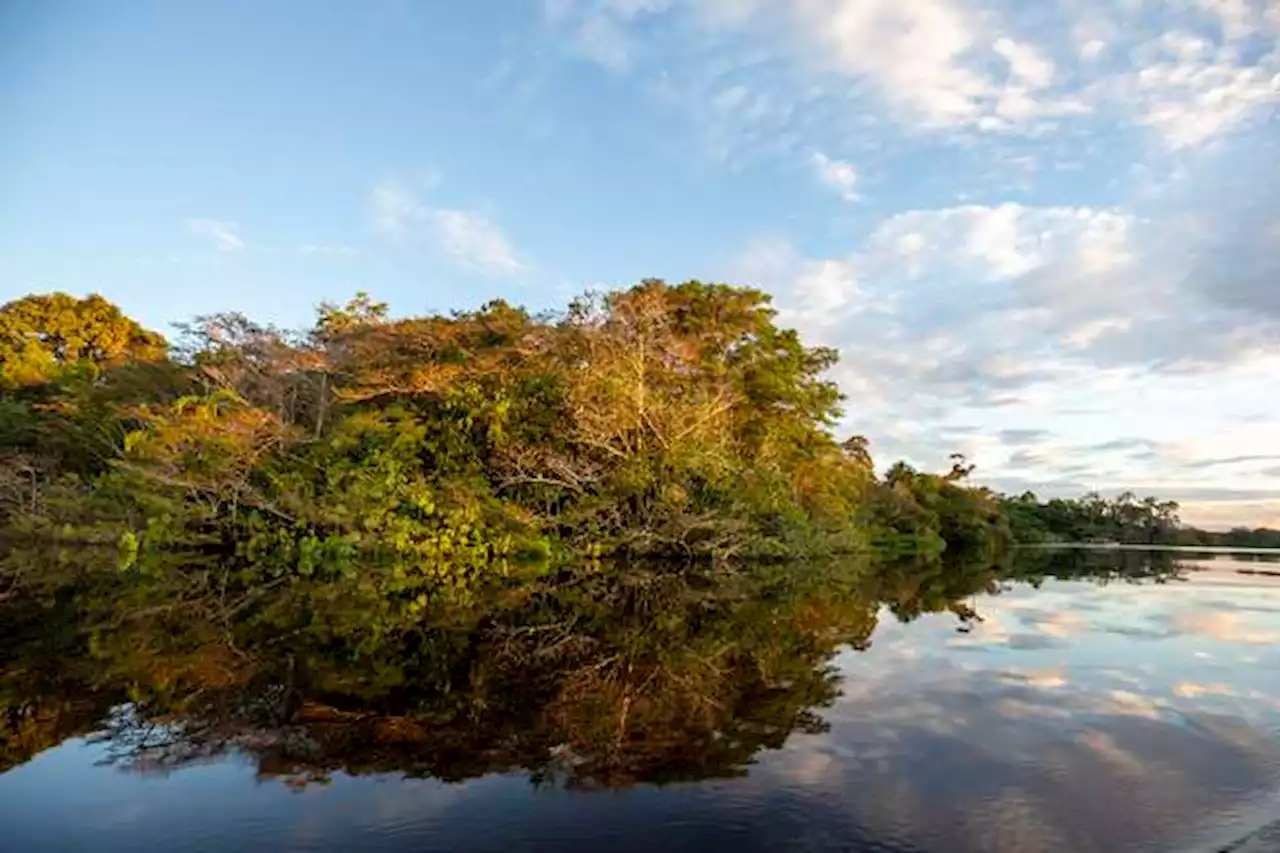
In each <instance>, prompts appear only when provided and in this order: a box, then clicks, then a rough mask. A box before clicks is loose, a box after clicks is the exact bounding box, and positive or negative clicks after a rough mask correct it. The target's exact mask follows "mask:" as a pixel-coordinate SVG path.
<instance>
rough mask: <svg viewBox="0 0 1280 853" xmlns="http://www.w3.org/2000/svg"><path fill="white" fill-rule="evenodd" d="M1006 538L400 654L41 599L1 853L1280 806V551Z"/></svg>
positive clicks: (824, 836)
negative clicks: (59, 607) (224, 637)
mask: <svg viewBox="0 0 1280 853" xmlns="http://www.w3.org/2000/svg"><path fill="white" fill-rule="evenodd" d="M1021 559H1022V562H1021V564H1018V565H1015V566H1014V567H1012V568H1011V569H1005V570H994V569H990V570H988V569H974V568H972V567H969V568H966V569H963V570H962V569H958V568H954V567H950V568H947V567H936V566H935V567H909V566H902V567H896V568H893V569H877V570H867V569H865V568H860V569H858V570H857V571H850V572H843V571H836V570H832V569H829V568H827V569H821V570H819V569H817V568H813V567H808V568H796V567H790V568H778V567H773V568H770V569H767V570H765V572H766V573H765V576H763V577H757V576H755V575H752V574H750V573H746V574H743V573H741V572H739V573H734V572H721V573H712V574H702V575H697V576H691V575H686V574H680V573H662V572H653V573H644V574H642V575H633V576H630V577H629V579H628V580H626V581H625V582H624V581H622V580H619V579H618V578H608V579H605V578H597V579H594V580H591V581H589V582H588V581H583V582H574V583H569V584H565V585H563V586H562V587H560V588H557V589H556V590H555V591H553V592H544V593H542V594H541V596H540V597H523V598H520V597H518V598H519V600H518V601H515V602H512V601H509V600H504V602H503V603H502V605H501V606H500V607H498V606H497V605H494V607H495V608H496V611H495V612H498V613H499V614H500V615H498V616H493V615H487V616H484V617H481V618H477V619H472V620H470V621H468V620H467V619H458V620H456V621H455V622H453V623H451V624H449V625H442V626H440V627H439V629H438V630H435V631H434V632H433V633H429V634H428V635H427V636H424V637H422V638H418V640H416V641H414V642H412V643H408V644H406V643H405V642H404V641H401V640H398V641H397V642H398V643H399V645H397V647H396V648H397V652H396V655H395V656H394V657H387V656H386V652H385V650H383V649H378V650H376V651H372V652H368V653H367V654H366V652H358V653H357V652H353V651H351V650H350V649H346V648H345V647H344V646H342V644H341V643H340V642H339V641H338V640H337V639H335V638H334V637H331V636H328V635H327V634H324V635H317V634H316V633H315V632H316V631H317V630H318V629H316V628H315V627H314V626H310V627H308V629H307V631H306V632H304V633H301V634H298V635H297V636H296V637H294V638H293V639H290V640H288V641H282V642H280V643H275V644H266V645H264V646H262V647H261V648H254V647H248V648H243V647H236V648H230V649H229V648H228V647H227V646H228V643H223V642H220V641H219V631H218V630H209V631H207V632H205V631H204V629H202V628H199V627H193V628H192V629H191V630H192V632H193V633H192V636H191V637H187V638H185V639H183V640H182V641H181V642H178V643H177V644H176V645H177V647H171V646H170V645H167V643H168V642H169V641H168V640H164V641H161V640H157V639H156V638H155V636H153V635H149V634H145V633H136V632H137V631H139V630H141V629H139V628H137V627H136V626H135V625H134V623H133V622H128V623H126V624H122V625H121V626H118V627H117V631H116V634H114V635H112V634H109V633H106V632H100V633H98V634H96V635H95V636H94V638H93V641H92V643H91V644H90V645H89V646H88V647H87V648H88V651H87V652H86V653H85V654H83V655H80V656H67V655H60V654H59V649H61V648H64V647H65V643H66V642H68V640H67V639H66V636H67V635H68V632H69V631H70V629H68V628H67V627H66V626H65V625H64V626H62V628H59V629H57V630H61V631H62V632H63V636H62V638H61V639H59V638H56V637H44V636H43V634H39V635H37V634H33V633H32V628H31V626H30V625H27V626H26V627H25V628H24V629H23V632H17V631H15V632H13V633H12V635H11V636H21V637H24V638H25V639H24V641H23V642H22V643H21V644H18V645H15V641H12V640H11V641H10V643H9V651H8V652H7V653H6V656H5V657H4V658H0V664H3V667H4V669H3V673H4V680H3V682H2V683H3V688H4V691H5V692H4V694H3V701H4V703H5V704H4V705H3V706H0V707H3V708H7V711H8V724H7V727H6V728H5V730H4V736H5V744H4V753H3V755H2V757H3V759H4V761H3V763H2V764H0V767H4V768H7V770H6V772H3V773H2V774H0V825H3V827H4V832H3V834H2V835H0V848H3V849H5V850H14V851H19V850H23V851H25V850H39V849H48V850H81V849H84V850H88V849H93V850H99V851H126V850H175V851H223V850H243V849H273V850H298V851H304V850H305V851H329V850H333V851H337V850H349V849H360V850H385V851H399V850H424V849H429V850H468V851H489V850H492V851H499V850H513V849H527V850H601V849H605V850H613V851H628V850H651V849H655V848H658V849H664V850H698V851H704V853H705V851H713V850H735V851H742V850H851V851H1093V850H1098V851H1115V850H1126V851H1165V850H1172V851H1181V850H1218V849H1222V848H1223V847H1224V846H1227V845H1229V844H1231V843H1233V841H1234V840H1236V839H1240V838H1243V837H1245V836H1247V835H1249V834H1250V833H1254V832H1255V831H1256V830H1258V829H1259V828H1260V827H1264V826H1265V825H1266V824H1268V823H1270V822H1271V821H1273V820H1274V819H1276V818H1277V817H1280V799H1278V798H1277V791H1278V790H1280V578H1277V577H1274V576H1271V575H1268V574H1265V572H1268V571H1270V570H1272V569H1278V568H1280V566H1277V565H1274V564H1271V563H1268V562H1267V561H1266V559H1265V558H1264V557H1259V556H1251V557H1247V558H1245V557H1233V556H1223V555H1213V556H1200V557H1196V556H1187V555H1183V554H1178V555H1176V556H1175V557H1169V556H1167V555H1166V556H1164V557H1158V558H1155V559H1154V561H1153V559H1152V558H1151V557H1150V556H1149V555H1134V554H1123V555H1120V554H1111V555H1101V554H1096V553H1094V554H1084V555H1074V556H1073V555H1067V556H1058V557H1055V558H1053V559H1052V560H1049V559H1048V558H1046V557H1045V556H1044V555H1023V557H1022V558H1021ZM1032 562H1034V565H1029V564H1030V563H1032ZM1260 572H1263V573H1260ZM787 573H798V574H801V575H805V574H806V573H808V574H812V577H808V576H806V577H796V576H789V575H788V574H787ZM535 599H536V600H535ZM280 618H283V617H280ZM50 619H51V617H48V616H46V617H44V618H43V619H42V625H44V629H49V630H54V629H55V627H56V626H51V625H49V624H47V623H48V622H49V621H50ZM278 627H279V626H278V625H277V626H274V627H273V630H276V629H278ZM44 629H42V630H44ZM168 630H170V631H172V628H171V627H170V628H169V629H168ZM24 632H25V633H24ZM131 632H134V633H131ZM71 633H74V632H71ZM237 636H239V635H237ZM241 642H243V641H241ZM60 644H64V645H60ZM366 651H367V649H366ZM362 655H363V656H362ZM72 657H74V659H71V658H72ZM1255 837H1256V838H1261V837H1262V836H1261V835H1257V836H1255Z"/></svg>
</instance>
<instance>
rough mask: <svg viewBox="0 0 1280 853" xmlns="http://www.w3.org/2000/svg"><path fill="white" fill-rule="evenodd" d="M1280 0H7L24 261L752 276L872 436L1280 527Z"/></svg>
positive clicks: (196, 298) (133, 270) (148, 297)
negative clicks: (832, 364) (826, 359)
mask: <svg viewBox="0 0 1280 853" xmlns="http://www.w3.org/2000/svg"><path fill="white" fill-rule="evenodd" d="M1278 106H1280V0H1163V2H1158V0H1112V1H1111V2H1102V0H1042V2H1035V3H1028V2H1018V0H1009V2H993V0H470V2H467V3H443V2H410V0H366V2H354V0H352V2H332V3H323V4H317V3H311V2H301V0H281V1H280V2H273V3H257V2H237V0H226V1H225V2H216V3H215V2H204V3H200V2H183V3H173V2H140V0H112V2H106V0H77V2H64V0H0V116H3V128H4V132H3V133H0V299H5V300H7V299H11V298H16V297H19V296H21V295H24V294H26V293H29V292H47V291H53V290H61V291H67V292H71V293H88V292H99V293H102V294H103V295H105V296H106V297H108V298H109V299H112V300H113V301H115V302H117V303H118V304H119V305H120V306H121V307H122V308H123V309H124V310H125V311H126V313H128V314H130V315H131V316H133V317H135V318H137V319H138V320H140V321H141V322H143V323H144V324H146V325H148V326H150V327H152V328H155V329H158V330H160V331H168V330H169V328H170V324H171V323H173V322H177V321H182V320H185V319H189V318H190V317H192V316H194V315H198V314H202V313H210V312H215V311H227V310H239V311H244V312H245V313H247V314H249V315H250V316H252V317H254V318H256V319H259V320H262V321H267V322H273V323H277V324H280V325H285V326H305V325H308V324H309V323H310V322H311V320H312V318H313V317H314V309H315V306H316V305H317V304H318V303H319V302H321V301H323V300H337V301H342V300H345V299H346V298H348V297H350V296H351V295H353V294H354V293H355V292H356V291H361V290H363V291H368V292H369V293H371V294H372V295H374V296H375V297H377V298H379V299H381V300H384V301H387V302H389V303H390V304H391V306H392V309H393V312H395V313H398V314H414V313H421V312H425V311H444V310H450V309H457V308H468V307H474V306H477V305H479V304H482V303H483V302H485V301H488V300H490V299H493V298H497V297H502V298H505V299H507V300H509V301H512V302H515V303H519V304H523V305H525V306H527V307H529V308H531V309H536V310H541V309H548V308H555V307H557V306H562V305H564V304H565V303H566V302H567V300H568V299H569V298H571V297H572V296H573V295H575V294H578V293H580V292H582V291H584V290H587V289H601V288H615V287H625V286H629V285H630V284H633V283H635V282H636V281H638V280H640V279H643V278H649V277H657V278H665V279H667V280H669V281H684V280H688V279H701V280H704V281H727V282H730V283H735V284H743V285H752V286H757V287H760V288H763V289H764V290H766V291H768V292H769V293H771V294H773V297H774V302H775V306H776V307H777V309H778V311H779V322H780V323H783V324H785V325H787V326H790V327H794V328H797V329H799V330H800V331H801V333H802V335H803V337H804V339H805V341H806V342H808V343H811V344H822V345H827V346H832V347H836V348H838V349H839V350H840V353H841V362H840V364H839V365H838V366H837V367H836V368H834V369H833V371H832V377H833V378H834V379H835V380H836V381H838V382H839V384H840V386H841V388H842V389H843V391H844V392H845V394H846V395H847V400H846V403H845V410H846V414H845V418H844V420H843V422H842V423H841V425H840V431H841V432H842V433H860V434H864V435H866V436H868V437H869V438H870V439H871V446H872V450H873V453H874V454H875V456H876V458H877V460H878V461H879V462H880V463H881V464H882V465H887V464H889V463H890V462H891V461H893V460H895V459H898V458H904V459H907V460H909V461H911V462H912V463H914V464H916V465H918V466H921V467H924V468H941V467H945V466H946V464H947V462H946V460H947V457H948V455H949V454H950V453H952V452H961V453H964V454H966V455H967V456H968V457H969V459H970V460H971V461H972V462H974V463H975V464H976V465H977V470H976V472H975V477H976V478H977V479H978V480H979V481H981V482H984V483H987V484H989V485H992V486H993V487H996V488H1000V489H1002V490H1007V491H1014V492H1020V491H1022V490H1024V489H1027V488H1030V489H1034V490H1035V491H1036V492H1037V493H1038V494H1041V495H1051V496H1073V495H1078V494H1081V493H1083V492H1085V491H1088V490H1091V489H1096V490H1099V491H1102V492H1103V493H1107V494H1114V493H1116V492H1119V491H1122V490H1125V489H1129V490H1133V491H1135V492H1138V493H1139V494H1148V493H1154V494H1157V495H1159V496H1161V497H1165V498H1172V499H1175V500H1178V501H1180V502H1181V503H1182V505H1183V512H1182V515H1183V518H1184V520H1186V521H1190V522H1192V523H1198V524H1202V525H1205V526H1210V527H1222V526H1228V525H1231V524H1249V525H1257V524H1270V525H1273V526H1280V346H1277V344H1278V343H1280V121H1278V120H1277V107H1278Z"/></svg>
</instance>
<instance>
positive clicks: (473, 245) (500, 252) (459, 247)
mask: <svg viewBox="0 0 1280 853" xmlns="http://www.w3.org/2000/svg"><path fill="white" fill-rule="evenodd" d="M428 223H429V226H430V229H431V231H432V232H433V234H434V238H435V241H436V244H437V245H438V246H439V248H440V249H441V251H443V252H444V253H445V254H446V255H448V256H449V257H450V258H452V259H453V260H454V262H456V263H457V264H458V265H459V266H462V267H465V268H467V269H472V270H476V271H479V272H489V273H512V272H518V271H520V270H521V269H523V268H524V264H522V263H521V262H520V261H519V260H517V258H516V254H515V250H514V249H513V248H512V246H511V243H510V241H508V240H507V238H506V235H504V234H503V233H502V230H501V229H500V228H499V227H498V226H497V225H495V224H494V223H493V222H491V221H489V220H488V219H486V218H485V217H484V216H483V215H481V214H479V213H473V212H471V211H466V210H443V209H441V210H431V211H430V212H429V214H428Z"/></svg>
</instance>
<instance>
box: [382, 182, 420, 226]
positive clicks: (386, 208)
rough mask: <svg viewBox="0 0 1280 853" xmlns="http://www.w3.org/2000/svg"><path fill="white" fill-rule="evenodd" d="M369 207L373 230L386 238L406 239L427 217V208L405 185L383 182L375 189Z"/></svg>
mask: <svg viewBox="0 0 1280 853" xmlns="http://www.w3.org/2000/svg"><path fill="white" fill-rule="evenodd" d="M369 207H370V210H371V213H372V216H373V228H374V230H375V231H377V232H378V233H380V234H382V235H383V236H386V237H393V238H401V237H404V236H405V235H406V234H407V233H408V232H409V231H410V230H411V229H412V228H413V227H415V226H416V225H418V224H420V223H421V222H422V221H423V219H424V218H425V217H426V215H427V209H426V207H425V206H424V205H423V204H422V202H420V201H419V200H418V198H417V197H416V196H415V195H414V194H413V193H412V192H410V191H409V190H408V189H407V188H406V187H405V186H404V185H402V184H400V183H397V182H395V181H383V182H381V183H379V184H378V185H377V186H375V187H374V188H373V193H372V194H371V196H370V201H369Z"/></svg>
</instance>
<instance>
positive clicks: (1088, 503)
mask: <svg viewBox="0 0 1280 853" xmlns="http://www.w3.org/2000/svg"><path fill="white" fill-rule="evenodd" d="M1000 508H1001V512H1002V514H1003V515H1004V517H1005V518H1006V520H1007V522H1008V525H1009V531H1010V534H1011V535H1012V537H1013V538H1014V539H1015V540H1016V541H1018V542H1022V543H1052V542H1119V543H1123V544H1131V545H1192V546H1194V545H1203V546H1206V547H1215V548H1216V547H1234V548H1280V530H1270V529H1268V528H1264V527H1259V528H1255V529H1250V528H1247V527H1236V528H1232V529H1231V530H1228V531H1214V530H1201V529H1199V528H1196V527H1190V526H1187V525H1183V524H1182V523H1181V522H1180V520H1179V517H1178V510H1179V506H1178V504H1177V502H1176V501H1162V500H1160V499H1158V498H1155V497H1150V496H1148V497H1144V498H1138V497H1137V496H1136V495H1134V494H1133V493H1132V492H1125V493H1124V494H1121V495H1120V496H1118V497H1116V498H1114V499H1111V500H1108V499H1106V498H1103V497H1101V496H1100V495H1098V494H1096V493H1093V494H1088V495H1085V496H1084V497H1082V498H1078V499H1063V498H1054V499H1052V500H1049V501H1041V500H1040V499H1039V498H1037V497H1036V495H1035V494H1034V493H1032V492H1026V493H1025V494H1023V495H1020V496H1019V497H1008V496H1004V497H1002V498H1001V500H1000Z"/></svg>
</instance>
